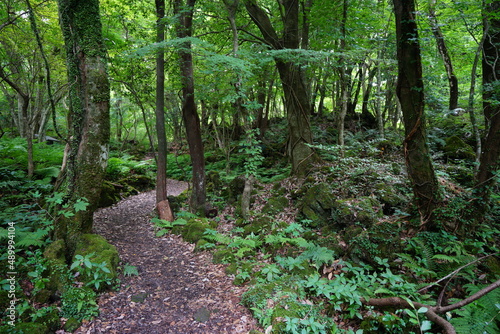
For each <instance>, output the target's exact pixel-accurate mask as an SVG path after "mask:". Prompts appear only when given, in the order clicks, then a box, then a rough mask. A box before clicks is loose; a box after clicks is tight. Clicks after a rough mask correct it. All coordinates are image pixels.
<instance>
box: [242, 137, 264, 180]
mask: <svg viewBox="0 0 500 334" xmlns="http://www.w3.org/2000/svg"><path fill="white" fill-rule="evenodd" d="M258 136H259V129H253V130H249V131H247V133H246V138H245V139H244V140H242V141H241V142H240V147H241V148H240V153H241V154H243V155H244V157H245V162H244V170H245V174H246V176H247V177H248V176H250V175H252V176H257V174H258V169H259V167H260V165H261V164H262V162H263V160H264V157H263V156H262V147H261V142H260V140H259V139H258Z"/></svg>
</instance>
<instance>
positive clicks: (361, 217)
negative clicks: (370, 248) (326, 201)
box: [333, 196, 383, 231]
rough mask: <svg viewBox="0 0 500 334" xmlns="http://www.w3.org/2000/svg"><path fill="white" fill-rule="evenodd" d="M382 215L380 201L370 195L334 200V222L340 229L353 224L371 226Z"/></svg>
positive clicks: (337, 228)
mask: <svg viewBox="0 0 500 334" xmlns="http://www.w3.org/2000/svg"><path fill="white" fill-rule="evenodd" d="M382 215H383V212H382V205H381V204H380V202H379V201H378V200H377V199H376V198H373V197H370V196H362V197H359V198H348V199H342V200H336V201H335V203H334V213H333V216H334V224H335V227H336V228H333V230H337V231H338V230H340V229H342V228H345V227H347V226H350V225H353V224H359V225H360V226H362V227H370V226H372V225H373V224H374V223H375V222H377V220H378V219H379V218H381V217H382Z"/></svg>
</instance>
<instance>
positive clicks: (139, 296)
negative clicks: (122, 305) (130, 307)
mask: <svg viewBox="0 0 500 334" xmlns="http://www.w3.org/2000/svg"><path fill="white" fill-rule="evenodd" d="M147 297H148V294H147V292H141V293H138V294H136V295H133V296H131V297H130V300H131V301H133V302H134V303H144V301H145V300H146V298H147Z"/></svg>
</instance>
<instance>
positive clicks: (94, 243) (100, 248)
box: [72, 233, 120, 289]
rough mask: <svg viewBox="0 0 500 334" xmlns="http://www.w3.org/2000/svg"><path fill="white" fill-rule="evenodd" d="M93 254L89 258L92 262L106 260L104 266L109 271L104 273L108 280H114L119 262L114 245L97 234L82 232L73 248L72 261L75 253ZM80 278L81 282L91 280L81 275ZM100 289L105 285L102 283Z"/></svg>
mask: <svg viewBox="0 0 500 334" xmlns="http://www.w3.org/2000/svg"><path fill="white" fill-rule="evenodd" d="M92 253H93V254H94V255H93V256H92V257H91V258H90V260H91V261H92V262H93V263H102V262H106V267H107V268H108V269H109V271H110V272H109V273H105V275H106V276H107V278H109V279H110V280H115V279H116V278H117V277H118V273H117V268H118V263H119V262H120V257H119V256H118V251H117V250H116V247H115V246H113V245H111V244H110V243H108V242H107V241H106V239H104V238H103V237H101V236H100V235H97V234H90V233H89V234H82V235H81V237H80V240H79V241H78V243H77V245H76V249H75V255H74V256H73V259H72V262H74V261H75V256H76V255H81V256H83V257H85V256H86V255H88V254H92ZM80 279H81V280H83V282H84V283H85V282H87V281H91V280H92V279H93V277H82V276H80ZM101 287H102V289H105V288H106V286H104V285H102V286H101Z"/></svg>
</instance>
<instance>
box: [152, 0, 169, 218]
mask: <svg viewBox="0 0 500 334" xmlns="http://www.w3.org/2000/svg"><path fill="white" fill-rule="evenodd" d="M155 6H156V18H157V21H156V42H158V43H161V42H163V40H164V39H165V23H164V21H163V20H164V17H165V0H155ZM164 57H165V56H164V52H163V50H158V51H157V54H156V108H155V113H156V137H157V140H158V157H157V171H156V203H157V204H158V203H160V202H161V201H165V200H167V135H166V133H165V59H164ZM160 218H161V219H164V218H162V217H160Z"/></svg>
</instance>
